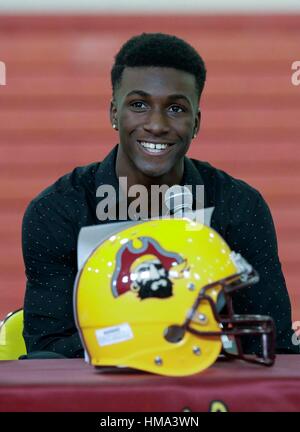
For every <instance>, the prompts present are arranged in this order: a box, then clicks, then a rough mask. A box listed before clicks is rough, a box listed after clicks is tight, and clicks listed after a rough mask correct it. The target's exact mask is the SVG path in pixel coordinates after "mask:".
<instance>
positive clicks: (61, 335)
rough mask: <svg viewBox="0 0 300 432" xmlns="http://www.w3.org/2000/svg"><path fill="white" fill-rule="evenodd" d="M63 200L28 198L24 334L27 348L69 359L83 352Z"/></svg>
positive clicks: (73, 253)
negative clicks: (74, 307) (74, 313)
mask: <svg viewBox="0 0 300 432" xmlns="http://www.w3.org/2000/svg"><path fill="white" fill-rule="evenodd" d="M63 205H64V203H63V202H61V203H60V204H59V205H58V204H56V203H55V201H54V202H53V201H51V196H50V197H45V198H42V199H40V200H36V201H34V202H32V203H31V204H30V205H29V207H28V208H27V210H26V212H25V215H24V219H23V226H22V247H23V257H24V263H25V270H26V276H27V285H26V293H25V301H24V332H23V336H24V339H25V343H26V347H27V351H28V352H32V351H53V352H56V353H59V354H62V355H64V356H66V357H70V358H72V357H82V356H83V348H82V344H81V341H80V337H79V334H78V332H77V329H76V327H75V323H74V315H73V284H74V280H75V276H76V241H77V238H76V235H75V232H74V226H72V223H71V222H70V220H68V218H67V216H66V214H65V213H64V210H63Z"/></svg>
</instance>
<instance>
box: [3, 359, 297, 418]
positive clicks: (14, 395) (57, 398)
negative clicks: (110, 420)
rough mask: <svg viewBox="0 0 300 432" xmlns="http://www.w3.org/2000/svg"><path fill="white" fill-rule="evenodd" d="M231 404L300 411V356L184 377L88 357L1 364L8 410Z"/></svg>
mask: <svg viewBox="0 0 300 432" xmlns="http://www.w3.org/2000/svg"><path fill="white" fill-rule="evenodd" d="M214 401H215V402H214ZM224 409H228V411H300V355H278V356H277V359H276V363H275V365H274V366H273V367H265V366H259V365H255V364H248V363H245V362H243V361H240V360H233V361H228V360H226V361H225V360H222V361H217V362H216V363H215V364H214V365H213V366H211V367H210V368H209V369H207V370H205V371H204V372H202V373H199V374H197V375H191V376H188V377H179V378H178V377H176V378H173V377H172V378H171V377H163V376H157V375H152V374H148V373H143V372H139V371H130V370H122V369H112V368H101V369H95V368H94V367H93V366H90V365H88V364H86V363H85V362H84V361H83V359H62V360H19V361H2V362H0V411H1V412H11V411H21V412H24V411H35V412H36V411H52V412H61V411H68V412H76V411H80V412H82V411H83V412H88V411H96V412H126V411H127V412H182V411H185V410H187V411H192V412H199V411H204V412H207V411H210V410H224Z"/></svg>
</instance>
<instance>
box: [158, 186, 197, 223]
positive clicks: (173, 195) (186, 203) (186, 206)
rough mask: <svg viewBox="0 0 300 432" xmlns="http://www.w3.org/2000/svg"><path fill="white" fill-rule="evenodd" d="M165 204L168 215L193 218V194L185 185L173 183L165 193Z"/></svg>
mask: <svg viewBox="0 0 300 432" xmlns="http://www.w3.org/2000/svg"><path fill="white" fill-rule="evenodd" d="M165 206H166V207H167V209H168V211H169V212H168V216H174V217H175V218H181V217H190V218H192V219H193V216H192V213H193V194H192V192H191V191H190V189H189V188H188V187H186V186H180V185H174V186H172V187H170V188H169V189H168V190H167V192H166V193H165Z"/></svg>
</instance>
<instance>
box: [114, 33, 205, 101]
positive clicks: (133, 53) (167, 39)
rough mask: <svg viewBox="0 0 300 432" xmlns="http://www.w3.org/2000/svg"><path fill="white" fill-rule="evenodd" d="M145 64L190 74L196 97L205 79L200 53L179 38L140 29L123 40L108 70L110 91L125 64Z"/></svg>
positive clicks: (128, 65) (126, 65)
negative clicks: (123, 42) (137, 33)
mask: <svg viewBox="0 0 300 432" xmlns="http://www.w3.org/2000/svg"><path fill="white" fill-rule="evenodd" d="M147 66H149V67H151V66H152V67H170V68H174V69H179V70H182V71H184V72H188V73H190V74H192V75H194V77H195V81H196V90H197V93H198V101H199V99H200V96H201V93H202V90H203V88H204V84H205V80H206V67H205V63H204V61H203V59H202V57H201V56H200V55H199V54H198V52H197V51H196V50H195V49H194V48H193V47H192V46H191V45H189V44H188V43H187V42H185V41H184V40H183V39H180V38H178V37H177V36H173V35H169V34H164V33H142V34H141V35H137V36H133V37H132V38H131V39H129V40H128V41H127V42H125V44H124V45H123V46H122V47H121V49H120V50H119V52H118V53H117V55H116V56H115V63H114V65H113V67H112V70H111V83H112V91H113V95H114V94H115V90H116V89H117V88H118V87H119V86H120V84H121V80H122V74H123V71H124V69H125V68H126V67H147Z"/></svg>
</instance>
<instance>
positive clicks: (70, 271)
mask: <svg viewBox="0 0 300 432" xmlns="http://www.w3.org/2000/svg"><path fill="white" fill-rule="evenodd" d="M116 154H117V146H116V147H115V148H114V149H113V150H112V151H111V152H110V153H109V155H108V156H107V157H106V158H105V159H104V160H103V161H102V162H95V163H92V164H90V165H87V166H84V167H78V168H75V169H74V170H73V171H72V172H71V173H69V174H66V175H64V176H63V177H61V178H59V179H58V180H57V181H56V182H55V183H54V184H53V185H51V186H50V187H48V188H47V189H45V190H44V191H42V192H41V193H40V194H39V195H38V196H37V197H36V198H35V199H33V200H32V201H31V203H30V204H29V206H28V208H27V209H26V212H25V215H24V219H23V231H22V246H23V256H24V262H25V268H26V276H27V287H26V293H25V301H24V333H23V335H24V339H25V343H26V347H27V351H28V352H32V351H37V350H46V351H53V352H57V353H60V354H63V355H64V356H66V357H70V358H71V357H82V356H83V348H82V344H81V341H80V338H79V334H78V332H77V329H76V327H75V323H74V316H73V285H74V280H75V277H76V273H77V238H78V234H79V231H80V229H81V228H82V227H84V226H89V225H96V224H99V223H103V222H101V221H99V220H98V219H97V216H96V206H97V204H98V202H99V201H100V199H99V198H97V197H96V189H97V188H98V187H99V186H100V185H103V184H111V185H113V186H114V187H115V189H116V190H118V179H117V177H116V173H115V160H116ZM181 183H182V184H187V185H194V186H195V185H204V188H205V207H215V210H214V212H213V215H212V220H211V226H212V228H214V229H215V230H216V231H218V232H219V233H220V234H221V236H222V237H223V238H224V239H225V240H226V242H227V243H228V245H229V246H230V248H231V249H232V250H234V251H235V252H239V253H241V255H242V256H243V257H244V258H246V260H247V261H249V263H250V264H252V265H253V267H254V268H255V269H256V270H257V271H258V273H259V275H260V282H259V283H257V284H255V285H253V286H252V287H249V288H246V289H243V290H240V291H239V292H236V293H235V294H234V298H233V299H234V309H235V312H236V313H247V314H261V315H270V316H271V317H272V318H273V319H274V321H275V325H276V331H277V352H299V348H298V347H296V346H294V345H293V344H292V342H291V337H292V329H291V306H290V300H289V296H288V292H287V289H286V285H285V280H284V276H283V274H282V271H281V265H280V262H279V259H278V251H277V240H276V233H275V229H274V224H273V220H272V216H271V213H270V210H269V208H268V206H267V204H266V202H265V201H264V199H263V198H262V196H261V194H260V193H259V192H258V191H257V190H255V189H254V188H252V187H251V186H249V185H248V184H246V183H245V182H244V181H242V180H238V179H235V178H233V177H231V176H230V175H228V174H227V173H225V172H223V171H221V170H218V169H216V168H214V167H212V166H211V165H210V164H209V163H207V162H200V161H197V160H193V159H189V158H187V157H185V160H184V176H183V179H182V182H181ZM255 343H256V342H255V341H254V340H253V341H251V340H249V347H250V348H249V350H250V351H251V350H253V351H254V350H255ZM251 344H252V345H251ZM249 350H248V351H249Z"/></svg>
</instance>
